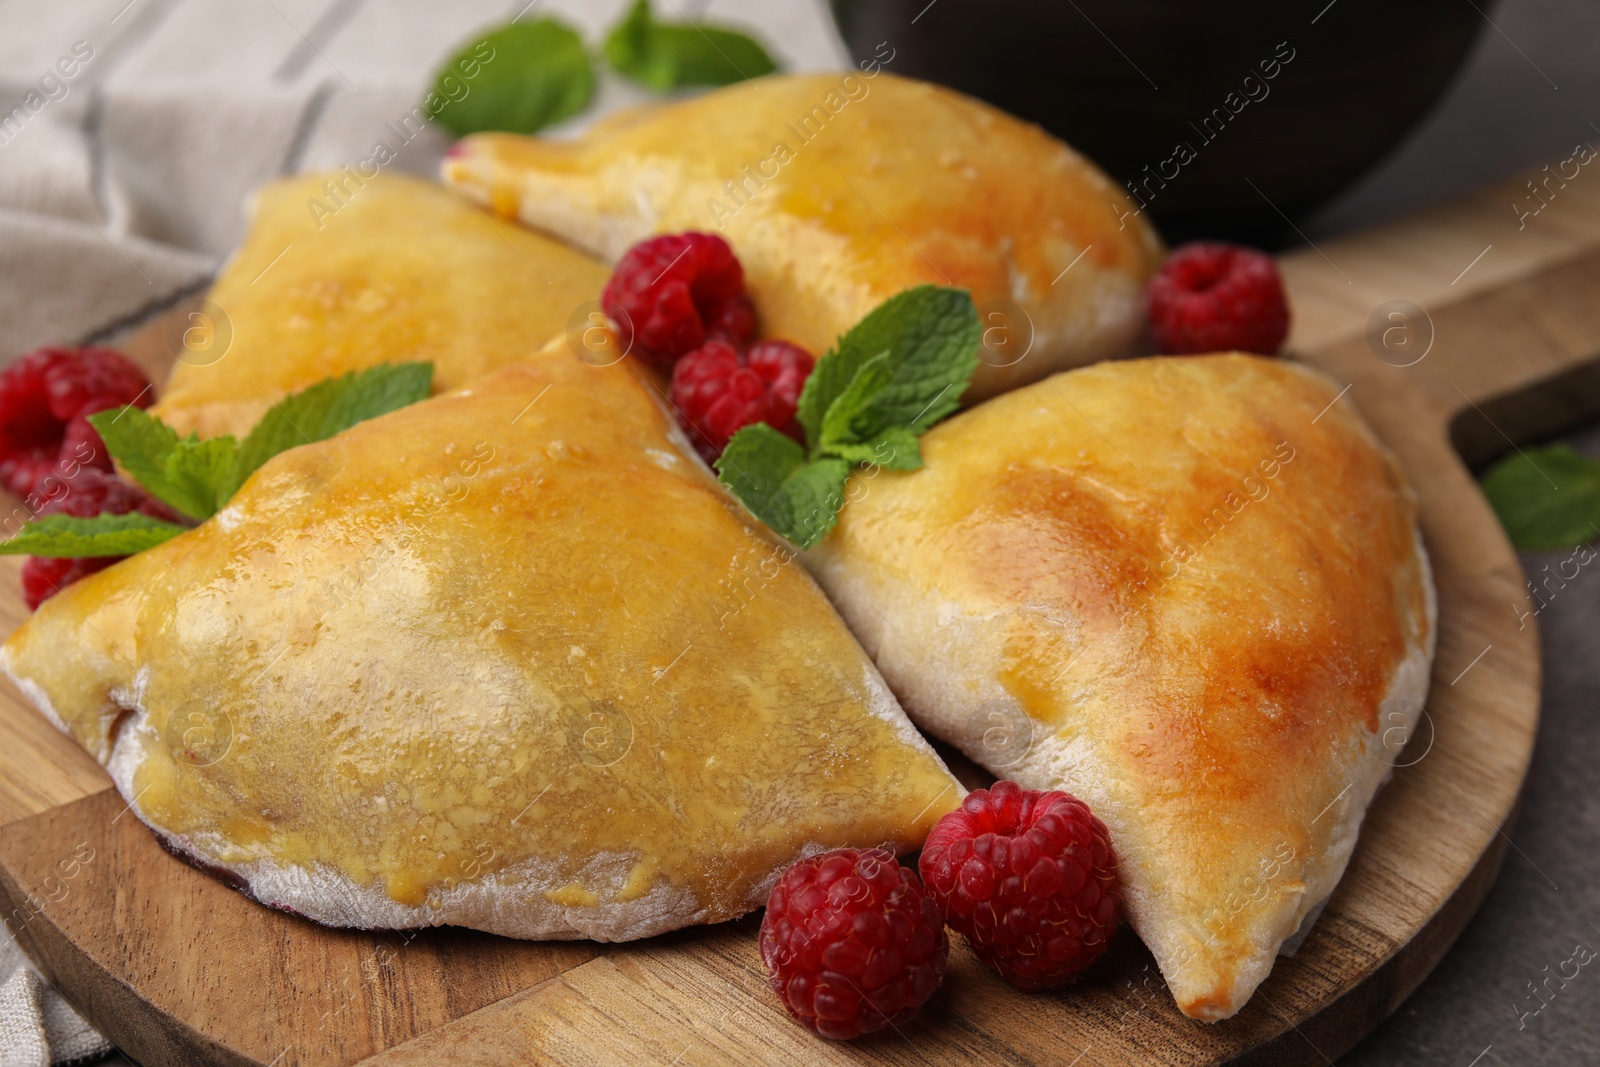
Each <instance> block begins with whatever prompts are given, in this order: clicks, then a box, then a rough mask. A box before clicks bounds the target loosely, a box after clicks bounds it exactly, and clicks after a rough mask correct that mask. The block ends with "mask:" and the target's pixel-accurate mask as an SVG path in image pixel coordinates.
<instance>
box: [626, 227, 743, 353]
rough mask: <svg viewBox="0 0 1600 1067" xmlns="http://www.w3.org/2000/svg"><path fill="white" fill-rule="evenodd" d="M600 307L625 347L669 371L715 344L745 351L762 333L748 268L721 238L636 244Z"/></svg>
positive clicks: (677, 236) (693, 236)
mask: <svg viewBox="0 0 1600 1067" xmlns="http://www.w3.org/2000/svg"><path fill="white" fill-rule="evenodd" d="M600 305H601V307H603V308H604V309H605V313H606V314H607V315H608V316H610V317H611V320H612V321H613V322H615V323H616V324H617V334H618V336H619V338H620V339H621V341H622V346H623V348H624V349H626V350H629V351H637V352H638V353H639V355H640V356H641V357H642V358H643V359H644V360H645V361H646V362H649V363H652V364H654V365H655V366H658V367H660V368H661V369H663V370H666V369H668V368H670V367H671V366H672V363H673V361H674V360H676V359H677V358H678V357H679V356H681V355H683V354H684V353H685V352H689V351H691V350H693V349H696V348H699V347H700V345H702V344H703V343H705V341H706V340H708V339H711V338H715V339H719V340H723V341H727V342H728V343H730V344H732V345H734V346H735V347H738V346H742V345H743V344H744V343H745V342H746V341H748V340H749V339H750V335H751V334H752V333H754V332H755V323H756V318H755V310H754V308H752V307H751V305H750V300H749V298H747V297H746V296H745V295H744V268H743V267H741V266H739V260H738V259H737V258H735V257H734V254H733V249H731V248H729V247H728V242H726V241H724V240H723V239H722V238H720V237H718V236H716V235H715V234H709V233H674V234H667V235H666V236H664V237H653V238H651V239H650V240H648V241H642V242H640V243H639V244H636V245H634V246H633V247H632V248H630V249H628V251H627V252H626V253H624V254H623V257H622V259H621V260H619V261H618V262H617V267H616V270H614V271H613V272H612V274H611V280H610V281H608V282H607V283H606V288H605V292H604V293H602V294H601V297H600Z"/></svg>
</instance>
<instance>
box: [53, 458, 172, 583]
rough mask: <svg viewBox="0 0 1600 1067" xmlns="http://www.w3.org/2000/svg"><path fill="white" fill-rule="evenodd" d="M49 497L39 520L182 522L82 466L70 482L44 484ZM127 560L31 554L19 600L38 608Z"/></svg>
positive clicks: (128, 487) (122, 484) (146, 498)
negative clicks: (105, 517) (135, 515)
mask: <svg viewBox="0 0 1600 1067" xmlns="http://www.w3.org/2000/svg"><path fill="white" fill-rule="evenodd" d="M45 484H46V485H47V486H48V495H47V497H46V500H45V503H44V505H43V506H42V507H40V508H39V516H40V517H41V518H42V517H43V516H45V515H73V516H76V517H77V518H80V519H87V518H92V517H93V516H95V515H100V514H110V515H126V514H127V513H128V512H130V511H137V512H140V513H142V514H145V515H149V516H150V517H151V518H156V519H165V520H167V521H168V522H182V521H183V520H182V518H181V517H180V516H179V515H178V514H177V513H176V512H174V511H173V510H172V509H171V508H169V507H167V505H165V504H163V503H162V502H161V501H159V500H157V499H156V498H155V497H153V496H150V495H149V494H148V493H146V492H145V491H144V490H142V489H140V488H139V487H138V486H135V485H130V484H128V483H127V482H125V481H123V480H122V479H121V478H118V477H117V476H116V475H114V474H107V473H106V472H105V471H102V470H99V469H98V468H95V467H84V468H82V469H81V470H79V471H78V472H77V474H76V475H75V476H74V477H72V478H71V479H70V480H67V479H59V480H47V482H46V483H45ZM126 558H127V557H126V556H90V557H86V558H83V559H52V558H47V557H43V556H29V557H28V560H27V562H26V563H24V564H23V565H22V596H23V599H25V600H26V601H27V602H28V610H29V611H32V610H33V609H35V608H37V607H38V606H39V605H40V604H41V603H42V602H43V601H44V600H45V598H47V597H50V596H54V595H55V594H56V593H58V592H60V591H61V589H63V588H65V587H66V586H67V585H70V584H71V583H73V582H75V581H77V580H78V579H79V578H83V577H85V576H87V575H90V574H93V573H94V572H95V571H99V570H104V569H105V568H107V567H109V566H111V564H113V563H116V562H117V561H118V560H121V559H126Z"/></svg>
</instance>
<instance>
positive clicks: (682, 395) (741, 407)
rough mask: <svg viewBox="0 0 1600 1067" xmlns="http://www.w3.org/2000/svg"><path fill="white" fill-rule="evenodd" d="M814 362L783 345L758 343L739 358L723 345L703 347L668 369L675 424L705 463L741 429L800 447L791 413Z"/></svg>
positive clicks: (799, 350)
mask: <svg viewBox="0 0 1600 1067" xmlns="http://www.w3.org/2000/svg"><path fill="white" fill-rule="evenodd" d="M813 362H814V361H813V360H812V358H811V356H810V354H809V353H807V352H806V351H805V349H803V348H799V347H797V346H795V345H792V344H790V343H789V342H787V341H762V342H760V343H759V344H755V345H751V346H750V350H749V351H748V352H746V353H745V354H744V355H743V356H740V355H739V353H738V352H737V351H735V350H734V348H733V346H732V345H730V344H728V343H727V342H726V341H707V342H706V343H705V344H703V345H701V346H700V347H699V348H697V349H695V350H694V351H693V352H690V353H689V354H688V355H686V356H684V357H683V358H682V359H680V360H678V362H677V364H676V365H675V366H674V367H673V368H672V403H673V405H674V406H675V407H676V408H677V410H678V423H679V425H681V426H682V427H683V428H684V431H685V432H686V433H688V435H689V438H690V440H692V441H693V442H694V447H695V448H696V449H697V450H698V451H699V453H700V455H701V456H703V457H705V461H706V462H707V463H710V462H712V461H713V460H715V459H716V458H717V457H718V456H720V455H721V454H722V450H723V449H724V448H727V447H728V440H729V439H730V438H732V437H733V435H734V434H736V433H738V432H739V430H740V428H742V427H745V426H749V425H751V424H752V423H757V422H764V423H766V424H767V425H768V426H771V427H772V428H773V429H775V430H778V431H780V432H782V433H786V434H788V435H789V436H790V437H792V438H794V439H795V440H796V441H799V442H800V443H801V444H804V443H805V436H804V434H803V433H802V431H801V429H800V424H799V423H798V422H796V421H795V417H794V413H795V408H796V407H797V406H798V405H799V403H800V390H801V389H803V388H805V384H806V378H808V377H809V376H810V374H811V368H812V365H813Z"/></svg>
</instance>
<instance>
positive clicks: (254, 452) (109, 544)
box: [0, 363, 433, 558]
mask: <svg viewBox="0 0 1600 1067" xmlns="http://www.w3.org/2000/svg"><path fill="white" fill-rule="evenodd" d="M432 384H433V364H432V363H395V364H383V365H380V366H377V367H372V368H370V369H368V370H364V371H352V372H350V373H349V374H346V375H344V376H342V377H339V378H329V379H327V380H326V381H321V382H318V383H317V384H316V385H313V386H310V387H309V388H306V389H302V390H301V391H300V392H298V393H293V394H291V395H289V396H287V397H284V398H283V399H282V400H281V401H279V402H278V403H276V404H274V405H273V407H272V410H271V411H269V412H267V414H266V415H265V416H264V417H263V418H262V419H261V421H260V422H259V423H257V424H256V426H255V428H254V429H252V430H251V431H250V433H249V435H248V436H246V437H245V439H244V442H243V443H242V444H241V443H240V442H238V441H236V440H235V439H234V438H233V437H231V436H222V437H211V438H207V439H205V440H201V439H200V437H199V436H198V435H197V434H193V433H191V434H190V435H189V436H188V437H179V436H178V432H177V431H176V430H174V429H173V428H172V427H170V426H168V425H167V424H166V423H164V422H162V421H161V420H160V419H158V418H156V417H155V416H153V415H150V414H147V413H146V412H144V411H141V410H140V409H139V408H136V407H122V408H112V409H111V410H108V411H102V412H99V413H97V414H94V415H90V416H89V423H90V425H92V426H93V427H94V428H95V430H96V431H98V432H99V434H100V438H101V440H103V441H105V444H106V451H107V452H109V453H110V454H111V458H112V459H114V460H116V461H117V462H118V463H119V464H120V465H121V466H122V469H123V470H124V471H126V472H127V473H128V475H129V476H130V477H132V478H133V480H134V481H136V482H138V483H139V484H140V485H142V486H143V487H144V488H145V489H146V490H147V491H148V492H149V493H150V495H151V496H154V497H155V498H156V499H158V500H160V501H162V502H164V503H165V504H167V505H168V506H169V507H171V508H173V509H174V510H176V511H179V512H181V513H182V514H184V515H187V516H188V517H189V518H191V519H196V520H204V519H208V518H210V517H211V516H212V515H215V514H216V513H217V512H218V511H220V510H222V508H223V507H224V506H226V505H227V503H228V501H229V500H230V499H232V497H233V494H234V493H236V492H238V491H239V487H240V486H241V485H243V484H244V483H245V480H246V479H247V478H249V477H250V475H251V474H253V473H255V471H256V469H257V468H258V467H260V466H261V465H262V464H263V463H265V462H266V461H267V460H269V459H271V458H272V457H273V456H275V455H277V454H278V453H279V452H285V451H287V450H289V449H291V448H294V447H296V446H298V445H303V444H309V443H311V442H313V441H322V440H325V439H327V438H329V437H332V436H333V435H334V434H336V433H340V432H342V431H344V430H347V429H349V428H350V427H352V426H354V425H355V424H356V423H358V422H364V421H366V420H367V419H370V418H374V417H376V416H378V415H383V414H386V413H388V412H390V411H394V410H396V409H398V408H403V407H405V406H406V405H408V404H414V403H416V402H417V401H418V400H423V399H426V397H427V396H428V392H429V390H430V388H431V387H432ZM185 529H186V527H184V526H180V525H177V524H175V523H170V522H163V521H162V520H160V519H152V518H150V517H148V516H145V515H140V514H137V513H130V514H126V515H110V514H102V515H96V516H94V517H92V518H86V519H84V518H77V517H74V516H70V515H46V516H44V517H43V518H38V519H34V520H33V521H32V522H30V523H28V524H27V525H26V526H24V527H23V528H22V529H21V530H20V531H18V532H17V535H16V536H15V537H13V538H11V539H10V540H9V541H4V542H0V555H17V554H21V553H26V554H28V555H33V556H55V557H62V558H79V557H84V556H128V555H132V554H133V553H135V552H142V551H144V550H145V549H147V548H151V547H153V546H155V545H158V544H160V543H161V542H163V541H165V540H168V539H169V538H172V537H176V536H177V535H178V534H180V533H182V532H183V531H184V530H185Z"/></svg>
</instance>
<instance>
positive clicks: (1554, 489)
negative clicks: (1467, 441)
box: [1482, 445, 1600, 550]
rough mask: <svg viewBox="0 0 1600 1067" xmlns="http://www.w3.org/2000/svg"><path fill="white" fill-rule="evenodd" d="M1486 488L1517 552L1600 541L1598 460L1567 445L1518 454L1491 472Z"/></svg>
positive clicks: (1535, 449)
mask: <svg viewBox="0 0 1600 1067" xmlns="http://www.w3.org/2000/svg"><path fill="white" fill-rule="evenodd" d="M1482 485H1483V494H1484V496H1486V497H1488V498H1489V503H1490V504H1491V505H1492V506H1493V507H1494V510H1495V514H1497V515H1498V516H1500V524H1501V525H1502V526H1504V527H1505V528H1506V533H1507V534H1508V535H1510V537H1511V543H1512V544H1514V545H1516V546H1517V547H1518V548H1521V549H1532V550H1542V549H1557V548H1571V547H1573V546H1574V545H1581V544H1583V543H1585V542H1587V541H1592V540H1595V539H1596V538H1600V462H1596V461H1595V460H1592V459H1590V458H1589V457H1587V456H1583V455H1580V454H1579V453H1577V452H1574V451H1573V450H1572V449H1571V448H1569V447H1567V446H1566V445H1550V446H1548V447H1545V448H1528V449H1522V450H1519V451H1517V452H1515V453H1513V454H1512V455H1510V456H1507V457H1506V458H1505V459H1503V460H1501V461H1500V462H1499V463H1496V464H1495V465H1494V466H1493V467H1491V468H1489V471H1488V473H1486V474H1485V475H1484V476H1483V482H1482Z"/></svg>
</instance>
